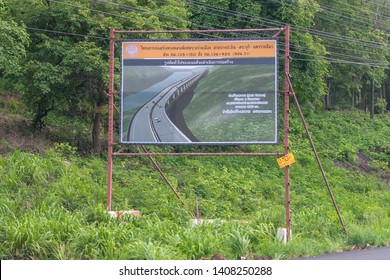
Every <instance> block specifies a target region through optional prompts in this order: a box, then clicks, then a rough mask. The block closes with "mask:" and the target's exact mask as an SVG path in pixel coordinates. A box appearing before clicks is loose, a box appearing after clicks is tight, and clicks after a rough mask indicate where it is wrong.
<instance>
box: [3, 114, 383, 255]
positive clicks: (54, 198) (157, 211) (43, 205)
mask: <svg viewBox="0 0 390 280" xmlns="http://www.w3.org/2000/svg"><path fill="white" fill-rule="evenodd" d="M49 117H50V116H49ZM52 117H53V118H54V116H52ZM1 121H2V124H3V125H5V124H7V125H8V129H5V130H2V132H1V133H2V136H1V139H2V141H1V144H0V145H1V151H2V154H3V156H2V157H1V158H0V232H1V233H2V234H0V244H1V245H0V257H1V258H2V259H200V258H211V257H212V256H213V255H215V254H219V255H222V256H224V257H225V258H227V259H239V258H241V257H242V256H252V257H253V256H255V257H259V258H262V257H267V258H269V257H271V258H273V259H288V258H293V257H297V256H304V255H315V254H320V253H323V252H332V251H340V250H349V249H353V248H362V247H365V246H381V245H389V244H390V230H389V229H390V212H389V209H388V205H389V203H390V191H389V190H390V182H389V180H390V175H389V174H390V172H389V165H390V164H389V163H390V146H389V143H390V139H389V137H390V125H389V124H390V116H389V115H380V116H377V117H376V118H375V119H374V120H371V119H369V117H368V116H367V115H365V114H363V113H361V112H358V111H348V112H326V111H321V112H319V113H317V114H312V115H310V116H309V117H308V123H309V124H310V129H311V131H312V133H313V138H314V141H315V143H316V144H317V150H318V151H319V153H320V155H321V158H322V161H323V165H324V168H325V171H326V172H327V175H328V179H329V182H330V185H331V187H332V191H333V193H334V195H335V198H336V201H337V203H338V206H339V208H340V211H341V215H342V217H343V219H344V221H345V224H346V226H347V230H348V233H349V235H348V236H346V235H344V234H343V231H342V228H341V225H340V223H339V220H338V218H337V215H336V212H335V210H334V208H333V205H332V203H331V199H330V197H329V194H328V192H327V190H326V187H325V184H324V182H323V180H322V177H321V174H320V172H319V170H318V167H317V165H316V162H315V159H314V157H313V154H312V151H311V149H310V146H309V144H308V141H307V139H306V138H305V134H304V130H303V129H302V126H301V124H300V123H299V122H300V120H299V119H298V118H297V116H296V115H295V113H293V116H292V118H291V127H292V137H291V148H292V152H293V153H294V155H295V157H296V160H297V163H295V164H294V165H292V167H291V213H292V224H291V225H292V232H293V239H292V241H291V242H289V243H288V244H287V245H283V244H282V243H281V242H280V241H278V240H276V238H275V235H276V231H277V228H278V227H283V226H284V223H285V216H284V212H285V208H284V177H283V170H281V169H279V167H278V166H277V164H276V159H275V158H273V157H266V158H265V157H156V160H157V162H158V163H159V164H160V166H161V168H162V169H163V171H164V172H166V175H167V177H168V178H169V180H170V181H171V182H172V184H173V185H174V186H175V187H176V188H177V190H178V192H179V194H180V196H181V197H182V198H183V200H184V201H185V204H186V205H185V206H183V205H181V203H180V202H179V201H178V200H177V198H176V197H175V196H174V194H173V193H172V191H171V190H170V189H169V187H168V186H167V185H166V183H165V182H164V180H163V179H162V178H161V176H160V175H159V174H158V173H157V172H155V170H154V168H153V166H152V165H151V163H150V162H149V160H148V159H147V158H146V157H134V158H127V159H125V158H120V159H116V160H115V168H114V191H113V210H129V209H138V210H140V211H141V217H139V218H135V217H124V218H123V219H120V220H116V219H112V218H109V217H108V215H107V213H106V210H105V205H106V161H105V159H104V158H94V157H82V156H80V154H79V153H78V152H77V148H76V147H73V146H70V145H69V144H67V143H66V141H65V140H66V139H65V138H64V137H63V135H65V134H61V135H62V136H61V137H62V138H61V137H59V136H58V135H59V134H58V133H59V132H58V130H57V129H56V127H55V126H52V127H48V128H46V131H45V133H46V134H44V135H41V136H39V135H36V136H33V135H32V134H29V133H28V130H26V129H25V127H24V126H22V127H20V125H19V126H18V125H16V124H17V123H20V122H21V120H20V119H19V120H18V118H16V117H15V113H14V117H12V118H11V117H9V115H8V116H6V115H4V114H2V120H1ZM48 123H54V122H50V121H49V122H48ZM79 126H82V123H79ZM11 128H13V129H11ZM7 131H8V132H7ZM11 131H13V133H15V135H16V133H19V134H17V137H18V138H19V141H15V142H11V141H9V140H8V139H9V138H6V137H4V135H6V134H4V133H8V134H7V135H9V134H10V133H11ZM18 131H19V132H18ZM61 133H62V132H61ZM42 136H43V137H42ZM7 137H8V136H7ZM34 137H37V138H35V139H47V138H49V139H57V140H63V141H62V142H61V141H60V143H56V144H52V143H53V142H54V141H47V142H43V141H36V142H37V143H40V144H39V145H46V146H45V148H44V149H42V148H40V147H39V148H38V147H31V146H30V145H22V143H26V141H27V139H34ZM33 142H34V141H31V140H30V142H29V143H30V144H31V145H32V144H33ZM275 148H276V147H274V146H265V147H264V146H262V147H247V148H243V147H222V148H220V149H222V150H223V151H237V150H242V149H246V150H248V151H260V150H261V151H263V150H272V149H275ZM280 148H281V147H279V149H280ZM150 149H151V150H161V149H163V150H170V149H173V148H170V147H165V148H162V147H160V148H158V147H150ZM177 149H178V148H177ZM181 149H184V150H186V149H187V150H196V147H193V148H184V147H182V148H181ZM205 149H209V150H213V149H214V148H213V147H209V148H205ZM37 152H39V153H37ZM196 199H197V201H198V203H199V213H200V216H201V218H204V219H213V221H214V222H213V223H203V224H201V225H197V226H194V225H193V224H192V222H190V219H191V218H193V216H194V212H195V200H196Z"/></svg>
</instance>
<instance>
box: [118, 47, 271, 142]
mask: <svg viewBox="0 0 390 280" xmlns="http://www.w3.org/2000/svg"><path fill="white" fill-rule="evenodd" d="M121 52H122V56H121V64H122V70H121V81H122V82H121V133H120V142H121V143H125V144H126V143H128V144H171V145H172V144H187V145H188V144H195V145H201V144H213V145H215V144H223V145H230V144H231V145H233V144H272V143H276V142H277V115H278V114H277V41H276V40H274V39H267V40H239V41H238V40H226V41H158V42H156V41H142V42H140V41H126V42H122V49H121Z"/></svg>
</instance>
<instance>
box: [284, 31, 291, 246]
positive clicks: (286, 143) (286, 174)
mask: <svg viewBox="0 0 390 280" xmlns="http://www.w3.org/2000/svg"><path fill="white" fill-rule="evenodd" d="M284 34H285V52H284V70H285V77H284V154H285V155H286V154H288V153H289V152H290V145H289V132H290V124H289V115H290V104H289V102H290V100H289V94H290V85H289V80H288V75H289V74H290V26H288V25H286V26H285V29H284ZM289 171H290V166H286V167H285V168H284V185H285V196H286V197H285V199H286V231H287V233H286V240H287V241H288V240H289V238H290V230H291V218H290V174H289Z"/></svg>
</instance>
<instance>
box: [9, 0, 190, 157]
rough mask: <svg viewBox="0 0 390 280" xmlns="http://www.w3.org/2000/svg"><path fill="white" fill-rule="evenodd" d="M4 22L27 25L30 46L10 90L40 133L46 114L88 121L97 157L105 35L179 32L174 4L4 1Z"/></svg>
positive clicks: (179, 11) (180, 17)
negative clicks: (78, 115) (88, 118)
mask: <svg viewBox="0 0 390 280" xmlns="http://www.w3.org/2000/svg"><path fill="white" fill-rule="evenodd" d="M5 8H6V10H7V13H6V17H7V18H9V19H11V20H15V21H16V22H20V23H22V24H25V25H26V26H27V29H28V31H29V32H30V38H31V44H30V46H29V48H28V53H27V56H26V57H25V58H24V61H23V68H21V69H20V71H19V72H18V73H17V75H15V76H14V78H15V84H16V88H17V89H18V90H19V91H20V92H21V93H22V94H23V97H24V99H25V101H26V102H27V104H29V107H30V109H31V110H32V112H33V113H34V119H33V124H34V126H35V127H36V128H41V127H42V126H43V124H44V118H45V116H46V115H47V114H48V112H49V111H51V110H60V111H63V112H68V113H72V114H73V113H83V112H84V114H85V113H86V114H88V115H91V116H92V118H91V119H92V120H93V129H92V132H93V133H92V140H93V147H94V151H95V152H96V153H98V154H99V153H100V150H101V144H100V134H101V133H100V120H101V115H102V113H103V105H104V104H106V94H107V92H108V69H109V66H108V62H109V40H108V39H109V31H110V28H114V29H119V30H130V29H163V28H184V27H185V25H186V23H187V22H186V21H185V20H184V19H183V18H184V16H185V14H186V13H185V10H184V9H183V7H182V6H180V5H177V4H176V3H175V1H164V2H161V1H88V0H80V1H72V2H63V1H43V0H28V1H23V3H22V2H20V1H15V0H7V1H6V3H5Z"/></svg>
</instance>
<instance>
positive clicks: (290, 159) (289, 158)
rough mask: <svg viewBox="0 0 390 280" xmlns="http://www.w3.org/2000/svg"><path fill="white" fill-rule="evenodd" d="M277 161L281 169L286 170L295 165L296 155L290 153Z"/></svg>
mask: <svg viewBox="0 0 390 280" xmlns="http://www.w3.org/2000/svg"><path fill="white" fill-rule="evenodd" d="M277 161H278V164H279V167H280V168H284V167H286V166H288V165H291V164H293V163H295V158H294V155H293V154H292V153H289V154H287V155H285V156H282V157H281V158H278V159H277Z"/></svg>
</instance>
